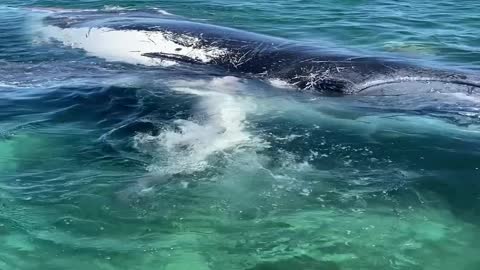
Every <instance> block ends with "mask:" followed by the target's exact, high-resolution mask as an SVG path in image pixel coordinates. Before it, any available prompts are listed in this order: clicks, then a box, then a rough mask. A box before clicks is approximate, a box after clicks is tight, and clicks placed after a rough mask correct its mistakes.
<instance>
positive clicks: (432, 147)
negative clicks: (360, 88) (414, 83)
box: [0, 0, 480, 270]
mask: <svg viewBox="0 0 480 270" xmlns="http://www.w3.org/2000/svg"><path fill="white" fill-rule="evenodd" d="M32 6H35V7H51V8H75V9H102V10H105V9H133V10H139V9H142V10H148V11H154V10H155V9H157V11H156V12H159V14H161V13H165V12H169V13H172V14H176V15H179V16H183V17H186V18H188V19H191V20H198V21H201V22H207V23H211V24H217V25H224V26H230V27H236V28H240V29H245V30H249V31H254V32H259V33H264V34H269V35H274V36H281V37H285V38H289V39H293V40H299V41H302V42H306V43H311V44H315V45H319V46H322V47H325V48H329V49H332V50H339V51H342V52H343V51H354V52H357V53H365V54H367V53H368V54H373V55H390V54H393V55H395V56H397V57H406V58H409V59H413V61H419V62H430V63H432V65H434V66H438V67H452V66H454V67H462V68H467V69H472V70H476V69H479V67H480V49H479V48H480V40H479V37H480V32H479V29H480V25H479V22H480V20H478V19H477V17H478V16H477V12H476V11H477V10H478V8H480V6H479V4H478V3H477V2H476V1H460V2H458V1H457V2H453V1H447V0H445V1H443V0H442V1H437V2H431V3H417V2H416V1H404V2H402V3H401V4H399V3H397V2H394V1H387V0H381V1H361V0H359V1H354V0H350V1H340V2H339V1H320V2H319V1H283V0H277V1H269V2H268V3H267V2H266V3H256V2H254V1H236V0H235V1H227V2H226V1H216V0H208V1H77V2H75V3H72V2H71V1H58V0H57V1H46V0H40V1H10V0H7V1H4V2H2V6H0V269H2V270H3V269H5V270H7V269H8V270H10V269H86V268H87V269H88V268H90V269H168V270H184V269H199V270H203V269H212V270H213V269H252V270H253V269H255V270H260V269H261V270H264V269H419V270H420V269H422V270H423V269H425V270H426V269H435V270H437V269H445V270H447V269H448V270H450V269H466V270H476V269H480V259H479V257H478V251H479V250H480V243H479V242H478V239H480V227H479V225H480V182H479V179H480V154H479V153H480V126H479V124H480V106H479V104H480V99H479V97H478V95H475V94H466V93H461V92H459V93H423V94H415V93H412V94H410V95H405V96H400V97H395V96H390V97H341V98H340V97H337V98H334V97H322V96H315V95H311V94H307V93H300V92H297V91H294V90H292V89H284V88H277V87H274V86H272V85H270V84H267V83H265V82H262V81H256V80H252V79H246V78H239V77H238V78H237V77H232V76H231V74H223V73H222V72H221V71H219V70H214V69H210V68H208V67H205V68H203V67H195V66H188V65H173V66H149V65H142V64H136V65H134V64H131V63H129V61H113V60H112V59H111V58H109V57H98V56H99V55H96V54H92V53H89V52H86V51H84V50H82V49H75V48H71V46H66V45H65V44H62V43H60V42H56V41H52V40H46V39H44V38H42V35H41V32H42V31H43V30H44V27H43V26H42V23H41V17H42V16H43V15H42V14H41V12H38V11H33V10H31V9H30V7H32ZM25 7H29V8H25ZM125 12H128V11H127V10H126V11H125ZM111 46H112V47H113V46H114V44H112V45H111ZM112 53H114V55H115V56H119V55H120V54H118V53H115V52H112ZM120 56H121V55H120ZM122 60H124V58H122Z"/></svg>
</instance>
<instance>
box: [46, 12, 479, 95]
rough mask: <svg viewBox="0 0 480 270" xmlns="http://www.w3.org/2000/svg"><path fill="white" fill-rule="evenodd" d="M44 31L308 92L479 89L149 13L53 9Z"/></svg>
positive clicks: (426, 72) (471, 81) (420, 69)
mask: <svg viewBox="0 0 480 270" xmlns="http://www.w3.org/2000/svg"><path fill="white" fill-rule="evenodd" d="M44 23H45V24H46V26H45V28H44V31H43V32H44V34H45V36H46V37H48V38H52V39H56V40H58V41H61V42H63V43H64V44H65V45H69V46H72V47H76V48H81V49H84V50H86V51H87V52H89V53H90V54H92V55H96V56H100V57H103V58H107V59H112V60H125V61H127V62H133V63H141V64H166V63H172V62H173V63H179V62H186V63H194V64H208V65H215V66H219V67H222V68H224V69H226V70H228V71H230V72H237V73H243V74H248V75H251V76H254V77H257V78H261V79H269V80H281V81H282V82H285V83H287V84H289V85H292V86H295V87H297V88H299V89H302V90H311V91H319V92H322V93H339V94H381V95H397V94H402V93H404V92H405V91H408V92H410V93H411V92H412V91H423V92H425V91H441V92H444V91H454V92H465V93H480V79H479V77H478V76H476V75H474V74H472V73H469V72H464V71H462V72H461V71H458V70H439V69H433V68H430V67H427V66H421V65H415V64H411V63H408V62H405V61H400V60H398V59H393V58H392V59H386V58H376V57H358V56H352V55H344V54H337V53H331V52H325V51H323V50H322V49H320V48H318V47H315V46H310V45H304V44H299V43H297V42H292V41H289V40H286V39H281V38H275V37H270V36H265V35H260V34H255V33H249V32H245V31H241V30H235V29H231V28H225V27H219V26H213V25H208V24H203V23H197V22H191V21H186V20H182V19H180V18H177V17H175V16H167V17H165V16H161V15H159V14H152V13H149V12H123V11H121V12H120V11H116V12H113V11H110V12H106V11H104V12H99V11H82V12H73V11H70V12H53V13H51V14H50V15H49V16H47V17H46V18H45V19H44Z"/></svg>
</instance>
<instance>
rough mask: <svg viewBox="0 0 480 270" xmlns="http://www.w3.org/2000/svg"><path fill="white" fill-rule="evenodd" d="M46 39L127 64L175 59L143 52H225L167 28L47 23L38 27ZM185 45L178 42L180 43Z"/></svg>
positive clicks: (202, 55) (195, 55)
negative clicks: (78, 25)
mask: <svg viewBox="0 0 480 270" xmlns="http://www.w3.org/2000/svg"><path fill="white" fill-rule="evenodd" d="M40 32H41V34H42V37H43V38H44V39H45V40H50V39H53V40H57V41H60V42H62V43H63V44H64V45H65V46H69V47H72V48H77V49H83V50H85V51H86V52H87V53H88V54H90V55H92V56H96V57H100V58H103V59H106V60H107V61H120V62H126V63H130V64H140V65H147V66H157V65H163V66H169V65H173V64H175V63H176V62H175V61H172V60H165V59H160V58H154V57H147V56H144V55H143V54H145V53H163V54H170V55H175V56H180V57H187V58H189V59H191V60H193V61H198V62H203V63H208V62H210V61H211V60H213V59H214V58H216V57H219V56H221V55H223V54H225V53H226V50H225V49H223V48H219V47H215V46H211V47H200V46H199V42H200V40H199V39H198V38H196V37H192V36H188V35H181V36H180V35H175V36H174V35H173V33H170V32H161V31H140V30H114V29H111V28H88V27H81V28H60V27H56V26H51V25H47V26H44V27H42V28H41V31H40ZM180 43H181V44H188V45H181V44H180Z"/></svg>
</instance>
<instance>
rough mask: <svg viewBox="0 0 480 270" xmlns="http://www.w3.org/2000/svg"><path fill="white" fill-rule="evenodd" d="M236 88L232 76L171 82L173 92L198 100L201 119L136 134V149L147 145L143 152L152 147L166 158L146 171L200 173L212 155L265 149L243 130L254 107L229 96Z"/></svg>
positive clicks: (236, 83)
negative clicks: (208, 79)
mask: <svg viewBox="0 0 480 270" xmlns="http://www.w3.org/2000/svg"><path fill="white" fill-rule="evenodd" d="M239 87H243V85H242V83H241V81H240V80H239V79H238V78H235V77H223V78H216V79H213V80H211V81H202V80H200V81H199V80H197V81H193V82H174V83H173V84H172V88H173V89H174V90H175V91H177V92H181V93H184V94H191V95H196V96H199V97H201V99H200V101H199V104H198V112H199V116H200V117H199V118H203V119H201V120H199V119H178V120H175V121H174V124H175V125H176V127H177V128H176V129H168V130H165V131H164V132H162V133H161V134H159V135H158V136H151V135H146V134H139V135H137V136H136V138H135V142H136V146H137V148H139V149H144V150H145V146H148V147H150V149H149V150H147V151H151V147H152V145H153V148H154V149H155V148H156V149H158V151H159V154H160V153H162V155H163V157H166V160H163V161H162V162H160V164H153V165H151V166H150V167H149V170H150V171H153V172H160V173H162V174H173V173H192V172H196V171H202V170H204V169H206V168H208V167H209V162H208V159H209V158H210V157H211V156H213V155H215V154H219V153H228V152H230V151H241V150H242V149H243V148H248V147H254V148H257V147H263V146H265V145H264V144H263V142H262V140H261V139H259V138H257V137H256V136H254V135H253V134H251V133H250V132H249V131H248V130H247V125H248V122H247V115H248V114H249V113H253V112H255V110H256V105H255V103H254V102H253V100H252V99H251V98H247V97H239V96H236V95H234V94H233V93H234V92H235V91H236V90H237V89H238V88H239ZM154 151H157V150H154Z"/></svg>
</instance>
